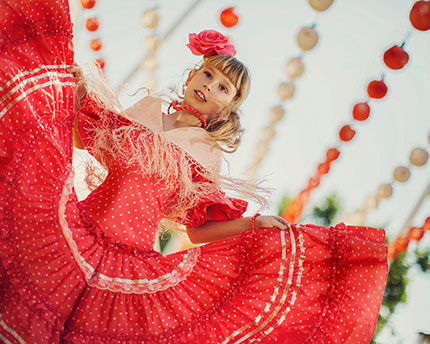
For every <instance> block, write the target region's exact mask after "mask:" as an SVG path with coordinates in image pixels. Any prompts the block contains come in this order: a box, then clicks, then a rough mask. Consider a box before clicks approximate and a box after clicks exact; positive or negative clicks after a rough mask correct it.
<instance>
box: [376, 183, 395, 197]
mask: <svg viewBox="0 0 430 344" xmlns="http://www.w3.org/2000/svg"><path fill="white" fill-rule="evenodd" d="M392 194H393V188H392V186H391V184H382V185H380V186H379V187H378V192H377V196H376V197H378V199H381V198H389V197H391V195H392Z"/></svg>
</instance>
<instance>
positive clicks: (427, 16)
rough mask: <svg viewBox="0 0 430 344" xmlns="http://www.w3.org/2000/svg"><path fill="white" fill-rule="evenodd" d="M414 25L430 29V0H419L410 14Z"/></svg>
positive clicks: (416, 27)
mask: <svg viewBox="0 0 430 344" xmlns="http://www.w3.org/2000/svg"><path fill="white" fill-rule="evenodd" d="M409 19H410V21H411V23H412V26H413V27H414V28H415V29H417V30H420V31H426V30H428V29H430V2H428V1H417V2H416V3H415V4H414V6H412V9H411V12H410V14H409Z"/></svg>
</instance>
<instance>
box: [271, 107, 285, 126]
mask: <svg viewBox="0 0 430 344" xmlns="http://www.w3.org/2000/svg"><path fill="white" fill-rule="evenodd" d="M284 115H285V110H284V108H283V107H282V105H275V106H274V107H272V109H271V110H270V117H269V118H270V121H271V122H272V123H276V122H279V121H280V120H281V119H282V118H283V117H284Z"/></svg>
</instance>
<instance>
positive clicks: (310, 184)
mask: <svg viewBox="0 0 430 344" xmlns="http://www.w3.org/2000/svg"><path fill="white" fill-rule="evenodd" d="M318 185H320V181H319V178H317V177H312V178H311V179H309V182H308V186H307V187H306V188H307V189H314V188H316V187H317V186H318Z"/></svg>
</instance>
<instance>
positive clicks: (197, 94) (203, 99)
mask: <svg viewBox="0 0 430 344" xmlns="http://www.w3.org/2000/svg"><path fill="white" fill-rule="evenodd" d="M194 96H195V97H196V98H197V99H198V100H200V101H201V102H206V97H205V95H204V93H203V92H201V91H198V90H194Z"/></svg>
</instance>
